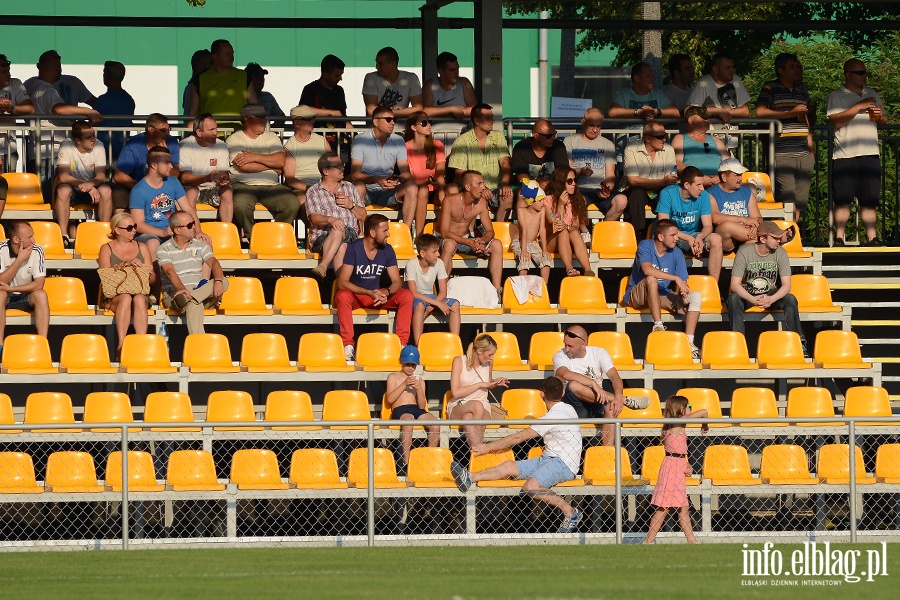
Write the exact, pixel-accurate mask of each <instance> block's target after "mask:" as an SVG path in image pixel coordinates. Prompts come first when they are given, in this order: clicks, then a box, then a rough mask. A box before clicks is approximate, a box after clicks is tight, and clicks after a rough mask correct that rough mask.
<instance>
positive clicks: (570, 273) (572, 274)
mask: <svg viewBox="0 0 900 600" xmlns="http://www.w3.org/2000/svg"><path fill="white" fill-rule="evenodd" d="M579 275H581V273H579V272H578V269H569V270H568V271H566V277H578V276H579Z"/></svg>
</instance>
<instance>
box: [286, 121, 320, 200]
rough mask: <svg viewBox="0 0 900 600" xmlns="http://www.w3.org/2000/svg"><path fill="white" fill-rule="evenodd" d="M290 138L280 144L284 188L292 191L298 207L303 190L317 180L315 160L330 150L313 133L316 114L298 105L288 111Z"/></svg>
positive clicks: (317, 173)
mask: <svg viewBox="0 0 900 600" xmlns="http://www.w3.org/2000/svg"><path fill="white" fill-rule="evenodd" d="M291 120H292V121H293V123H294V135H292V136H291V137H289V138H288V139H287V141H286V142H285V143H284V154H285V158H284V185H286V186H288V187H289V188H291V190H293V192H294V195H295V196H297V201H298V202H299V203H300V206H301V208H302V207H303V205H304V204H305V203H306V190H307V188H309V186H311V185H315V184H317V183H318V182H319V180H320V179H321V176H320V173H319V167H318V164H319V157H320V156H322V154H324V153H325V152H330V151H331V146H330V145H329V144H328V141H327V140H326V139H325V137H324V136H321V135H319V134H318V133H313V126H315V123H316V113H315V111H314V110H313V109H311V108H310V107H308V106H305V105H303V104H301V105H300V106H295V107H294V108H292V109H291Z"/></svg>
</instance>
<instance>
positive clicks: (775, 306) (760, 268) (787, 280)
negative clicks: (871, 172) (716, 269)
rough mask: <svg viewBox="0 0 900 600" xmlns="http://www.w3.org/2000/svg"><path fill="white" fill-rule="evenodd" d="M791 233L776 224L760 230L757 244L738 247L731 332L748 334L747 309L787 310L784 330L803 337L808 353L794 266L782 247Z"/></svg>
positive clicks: (766, 223) (731, 297)
mask: <svg viewBox="0 0 900 600" xmlns="http://www.w3.org/2000/svg"><path fill="white" fill-rule="evenodd" d="M787 234H788V230H787V229H780V228H779V227H778V226H777V225H775V223H773V222H772V221H763V222H762V223H760V224H759V226H758V227H757V228H756V235H757V238H756V243H755V244H746V245H744V246H741V247H740V248H738V250H737V253H736V254H735V257H734V266H733V267H732V270H731V294H729V295H728V301H727V304H728V318H729V319H731V330H732V331H737V332H739V333H744V310H746V309H747V308H749V307H751V306H758V307H760V308H762V309H765V310H782V311H784V328H785V329H786V330H788V331H794V332H796V333H797V334H798V335H799V336H800V341H801V342H802V343H803V350H804V353H806V336H805V335H803V328H802V327H801V326H800V311H799V309H798V307H797V298H795V297H794V295H793V294H791V263H790V261H789V260H788V255H787V252H786V251H785V250H784V248H782V247H781V244H782V242H783V241H784V240H785V238H786V236H787Z"/></svg>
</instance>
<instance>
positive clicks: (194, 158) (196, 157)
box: [180, 136, 229, 189]
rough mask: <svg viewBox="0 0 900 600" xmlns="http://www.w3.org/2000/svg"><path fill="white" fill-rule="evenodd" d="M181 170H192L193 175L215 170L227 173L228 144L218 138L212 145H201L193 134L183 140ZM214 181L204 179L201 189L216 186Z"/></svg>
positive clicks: (200, 175) (206, 173) (207, 173)
mask: <svg viewBox="0 0 900 600" xmlns="http://www.w3.org/2000/svg"><path fill="white" fill-rule="evenodd" d="M180 147H181V172H182V173H184V172H185V171H190V172H191V174H192V175H197V176H199V177H206V176H207V175H209V174H210V173H212V172H213V171H222V172H223V173H227V172H228V169H229V166H228V146H226V145H225V142H223V141H222V140H220V139H216V141H215V143H214V144H213V145H212V146H205V147H204V146H201V145H200V144H198V143H197V138H195V137H194V136H191V137H189V138H186V139H184V140H182V141H181V146H180ZM216 185H217V184H216V183H215V182H214V181H204V182H203V183H201V184H200V185H199V187H200V188H201V189H207V188H214V187H216Z"/></svg>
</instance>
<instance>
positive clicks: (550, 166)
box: [511, 119, 569, 188]
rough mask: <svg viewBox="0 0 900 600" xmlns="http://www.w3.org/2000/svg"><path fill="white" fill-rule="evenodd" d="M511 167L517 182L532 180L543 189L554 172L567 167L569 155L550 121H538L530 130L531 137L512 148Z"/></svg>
mask: <svg viewBox="0 0 900 600" xmlns="http://www.w3.org/2000/svg"><path fill="white" fill-rule="evenodd" d="M511 165H512V172H513V175H515V176H516V177H517V178H518V179H519V181H521V180H522V179H524V178H528V179H533V180H536V181H537V182H538V184H539V185H540V186H541V187H542V188H543V187H544V186H545V185H547V182H548V181H550V175H552V174H553V171H554V170H556V169H558V168H560V167H563V168H567V167H568V166H569V155H568V153H567V152H566V147H565V145H564V144H563V143H562V141H561V140H559V139H558V138H557V137H556V129H554V127H553V125H552V124H551V123H550V121H548V120H546V119H538V120H537V121H535V123H534V126H533V127H532V128H531V137H530V138H525V139H524V140H521V141H520V142H518V143H517V144H516V145H515V146H513V151H512V160H511Z"/></svg>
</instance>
